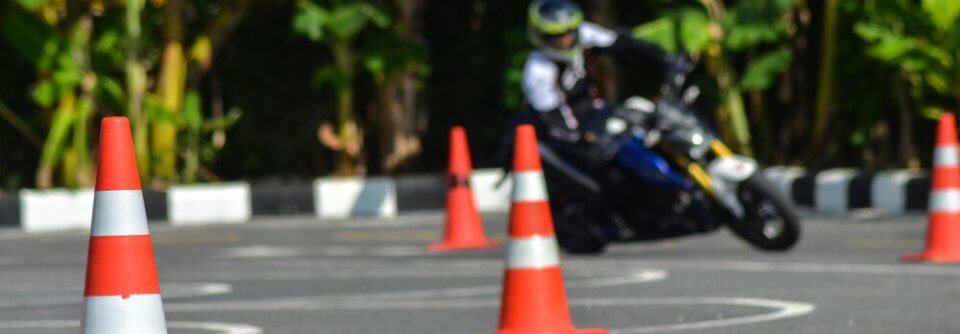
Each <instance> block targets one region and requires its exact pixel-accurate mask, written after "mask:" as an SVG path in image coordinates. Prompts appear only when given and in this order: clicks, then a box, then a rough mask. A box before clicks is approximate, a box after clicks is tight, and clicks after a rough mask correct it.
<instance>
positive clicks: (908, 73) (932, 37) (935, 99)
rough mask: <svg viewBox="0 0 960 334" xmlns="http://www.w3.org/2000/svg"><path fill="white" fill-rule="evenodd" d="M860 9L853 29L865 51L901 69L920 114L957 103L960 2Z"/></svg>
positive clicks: (930, 0) (937, 0) (928, 1)
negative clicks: (862, 12) (862, 14)
mask: <svg viewBox="0 0 960 334" xmlns="http://www.w3.org/2000/svg"><path fill="white" fill-rule="evenodd" d="M865 9H867V15H865V16H866V19H864V20H861V21H859V22H857V24H856V25H855V28H854V30H855V32H856V33H857V35H858V36H859V37H860V38H862V39H863V40H864V41H865V42H867V44H868V48H867V50H866V54H867V55H868V56H870V57H871V58H874V59H877V60H879V61H881V62H883V63H886V64H887V65H888V66H892V67H896V68H899V69H900V70H901V72H902V73H903V75H904V77H905V78H906V80H907V81H908V82H909V83H910V85H911V87H912V93H911V94H912V97H913V99H914V100H915V101H916V102H917V104H918V105H919V106H920V108H919V110H920V113H921V115H925V116H927V117H930V116H937V115H939V113H940V112H941V111H942V110H944V109H956V108H957V107H960V106H958V105H957V104H956V101H958V100H960V95H958V93H957V92H958V89H960V64H958V61H960V59H958V54H960V27H958V24H957V19H958V16H960V2H957V1H940V0H924V1H923V2H922V3H921V4H919V5H917V4H915V3H912V2H907V1H902V0H899V1H890V2H884V3H882V4H877V5H876V6H872V7H870V6H867V7H866V8H865ZM948 101H949V102H948Z"/></svg>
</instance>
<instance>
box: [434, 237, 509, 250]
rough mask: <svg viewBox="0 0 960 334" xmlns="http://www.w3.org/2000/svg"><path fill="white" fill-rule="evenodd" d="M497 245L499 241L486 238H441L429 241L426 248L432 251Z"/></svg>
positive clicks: (483, 247) (475, 248)
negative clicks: (461, 239)
mask: <svg viewBox="0 0 960 334" xmlns="http://www.w3.org/2000/svg"><path fill="white" fill-rule="evenodd" d="M499 246H500V243H499V242H497V241H493V240H487V239H483V240H475V241H451V240H443V241H437V242H434V243H431V244H430V246H427V249H428V250H430V251H433V252H449V251H458V250H481V249H493V248H497V247H499Z"/></svg>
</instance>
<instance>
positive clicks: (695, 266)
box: [604, 261, 960, 276]
mask: <svg viewBox="0 0 960 334" xmlns="http://www.w3.org/2000/svg"><path fill="white" fill-rule="evenodd" d="M604 265H612V266H647V267H663V268H666V269H689V270H708V271H710V270H730V271H756V272H792V273H809V274H814V273H833V274H840V273H842V274H884V275H935V276H943V275H948V276H960V268H951V267H938V266H925V265H910V266H904V265H886V264H852V263H803V262H793V263H790V262H750V261H665V262H659V261H610V262H604Z"/></svg>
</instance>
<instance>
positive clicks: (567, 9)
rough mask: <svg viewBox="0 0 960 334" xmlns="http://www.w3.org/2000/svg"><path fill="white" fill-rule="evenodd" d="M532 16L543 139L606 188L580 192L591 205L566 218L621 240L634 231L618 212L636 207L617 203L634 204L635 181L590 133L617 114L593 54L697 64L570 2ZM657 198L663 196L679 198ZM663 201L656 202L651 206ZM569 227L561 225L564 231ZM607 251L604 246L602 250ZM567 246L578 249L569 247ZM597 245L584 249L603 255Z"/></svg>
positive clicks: (532, 64)
mask: <svg viewBox="0 0 960 334" xmlns="http://www.w3.org/2000/svg"><path fill="white" fill-rule="evenodd" d="M528 15H529V18H528V20H529V21H528V28H527V29H528V35H529V38H530V41H531V43H532V44H533V46H534V47H535V48H536V49H535V50H533V51H532V52H531V53H530V55H529V57H528V58H527V61H526V63H525V65H524V68H523V82H522V85H523V93H524V96H525V98H526V103H527V111H528V113H530V114H533V115H535V116H533V118H534V119H535V122H536V123H539V124H538V125H539V126H538V128H539V129H540V132H541V139H542V140H543V141H544V142H546V143H547V144H548V145H549V147H550V148H552V149H553V150H554V151H555V152H556V153H558V155H560V156H561V157H564V158H565V159H566V160H571V161H573V162H574V163H576V165H578V166H577V167H579V168H578V169H580V170H581V171H585V172H586V173H587V174H589V176H590V177H592V178H593V179H595V180H596V181H598V182H599V183H600V184H601V185H602V188H603V189H602V191H601V193H600V194H599V196H593V195H586V196H583V194H580V196H581V197H585V200H583V201H581V202H580V203H585V205H584V204H582V205H573V206H574V207H576V206H579V207H580V208H579V209H571V208H568V207H569V206H570V205H566V204H565V205H561V206H560V207H559V208H556V209H557V210H561V211H560V212H570V213H569V214H567V217H563V218H560V219H561V220H563V219H567V220H569V221H579V222H580V223H575V224H580V225H585V226H591V227H593V231H592V232H589V233H592V234H594V235H596V236H597V237H598V238H599V239H607V240H609V239H611V238H618V237H616V236H613V234H620V235H621V236H620V237H624V235H623V233H624V232H623V231H625V230H626V229H624V228H623V226H625V225H626V223H625V222H624V219H623V218H622V217H620V216H619V215H618V214H617V213H616V212H618V211H619V210H617V209H616V207H617V206H619V205H631V204H625V203H617V201H615V199H619V198H626V197H627V196H625V194H626V193H628V192H629V191H630V189H629V188H630V187H632V186H633V185H634V184H635V183H632V182H628V181H627V177H626V174H625V172H623V171H621V170H620V169H619V168H617V167H616V166H615V164H614V163H611V162H610V161H608V160H609V158H610V157H606V156H604V154H603V153H602V149H601V148H600V146H601V143H599V140H596V138H593V137H592V136H589V135H587V134H588V133H589V132H588V131H587V129H596V128H597V126H596V125H597V124H598V122H600V123H602V122H604V121H605V119H606V117H607V116H608V115H609V114H610V111H611V107H609V106H607V105H606V103H605V102H604V101H603V100H601V99H599V98H598V97H597V94H596V89H595V87H594V85H593V82H592V77H591V73H590V71H589V70H588V68H589V67H590V66H589V65H588V64H587V63H588V62H589V61H590V58H591V56H592V54H591V52H594V51H596V52H608V53H612V54H615V55H618V56H626V57H633V58H635V57H636V56H642V57H645V58H648V59H650V60H652V61H653V62H655V63H657V64H659V65H661V66H663V67H669V66H678V67H680V66H682V67H681V68H685V69H686V68H689V64H687V63H686V62H685V61H684V59H683V58H680V57H676V58H675V57H671V56H670V55H668V54H667V53H666V52H664V51H663V50H661V49H660V48H658V47H657V46H655V45H653V44H651V43H648V42H645V41H642V40H639V39H635V38H633V37H631V36H629V35H628V34H626V33H623V32H615V31H613V30H609V29H606V28H603V27H601V26H598V25H596V24H594V23H590V22H585V21H584V20H583V12H582V11H581V10H580V8H579V6H577V5H576V4H575V3H573V2H571V1H569V0H535V1H534V2H533V3H532V4H531V5H530V7H529V13H528ZM644 101H646V100H644ZM647 103H648V104H649V106H648V107H647V108H649V109H648V110H649V111H652V108H653V106H652V103H650V102H649V101H647ZM599 128H600V129H603V128H604V127H603V126H600V127H599ZM573 192H576V191H573ZM649 194H650V196H652V197H659V198H665V197H672V195H668V196H657V195H652V193H649ZM659 198H651V199H649V201H648V202H651V203H652V201H653V200H654V199H659ZM553 199H554V195H553V194H552V191H551V200H553ZM670 203H671V204H674V203H673V202H670ZM563 210H567V211H563ZM571 210H576V211H571ZM679 211H683V210H682V209H675V210H673V212H674V213H679ZM560 215H561V216H563V215H564V214H563V213H561V214H560ZM651 215H653V216H650V217H648V218H646V219H645V220H648V221H661V222H665V221H674V220H677V219H679V217H678V215H676V214H669V213H668V214H667V215H665V216H664V215H663V214H652V213H651ZM597 222H600V223H599V224H598V223H597ZM597 226H604V227H600V228H597ZM568 227H569V225H568V226H566V227H565V226H563V224H561V225H557V228H558V233H560V232H562V231H561V230H562V229H563V228H568ZM598 230H602V231H598ZM571 233H572V234H579V233H583V232H571ZM628 233H633V232H628ZM601 245H602V243H601V244H597V247H598V248H599V247H602V246H601ZM561 246H564V248H567V249H568V250H577V249H575V248H572V247H569V246H568V245H561ZM591 247H592V246H587V247H586V248H583V249H580V250H582V251H585V252H593V251H595V249H593V248H591Z"/></svg>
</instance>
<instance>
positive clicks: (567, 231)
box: [552, 204, 607, 254]
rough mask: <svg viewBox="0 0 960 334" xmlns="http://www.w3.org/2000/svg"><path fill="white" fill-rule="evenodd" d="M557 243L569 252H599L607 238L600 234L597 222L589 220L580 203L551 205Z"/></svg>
mask: <svg viewBox="0 0 960 334" xmlns="http://www.w3.org/2000/svg"><path fill="white" fill-rule="evenodd" d="M552 206H553V207H558V208H557V209H554V212H553V216H554V218H553V219H554V224H553V226H554V230H556V234H557V244H559V245H560V248H563V250H564V251H566V252H567V253H570V254H601V253H603V252H604V251H605V250H606V248H607V240H606V239H605V238H603V237H602V236H601V233H600V231H598V228H597V226H598V225H597V224H596V223H594V222H593V221H592V220H590V217H588V215H587V214H586V213H585V212H584V210H583V207H582V206H580V205H576V204H572V205H560V206H557V205H552Z"/></svg>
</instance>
